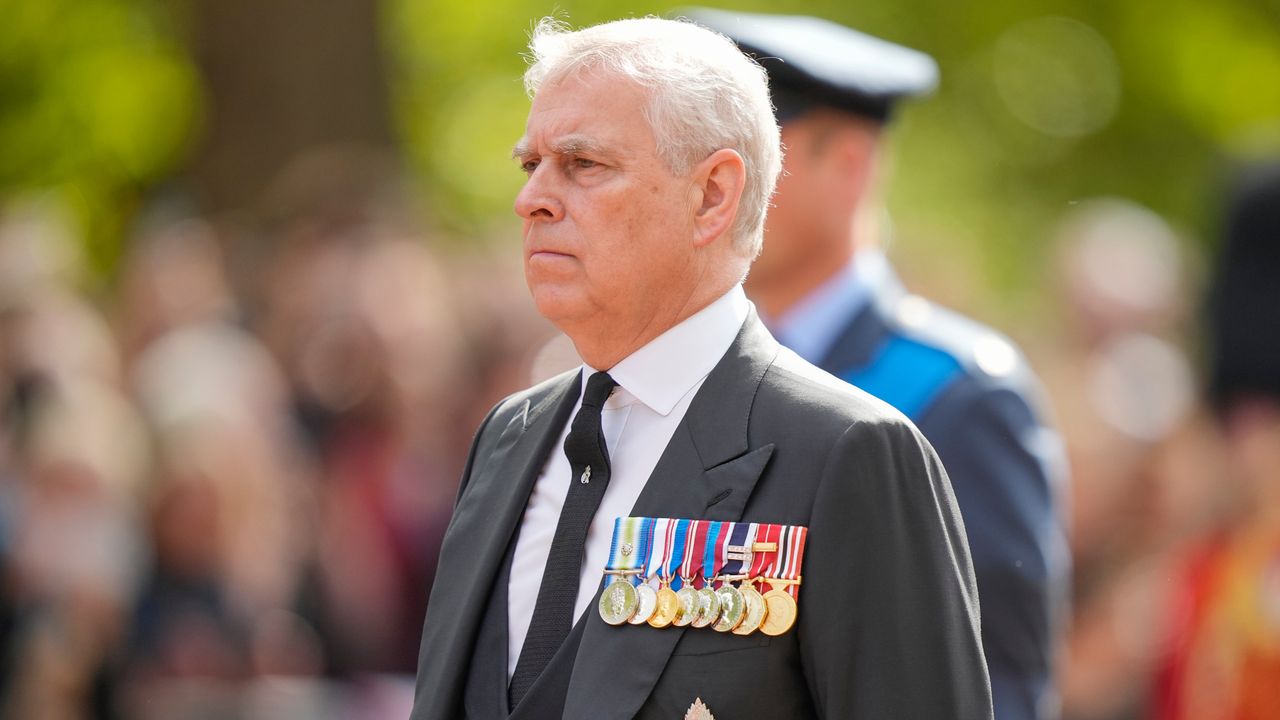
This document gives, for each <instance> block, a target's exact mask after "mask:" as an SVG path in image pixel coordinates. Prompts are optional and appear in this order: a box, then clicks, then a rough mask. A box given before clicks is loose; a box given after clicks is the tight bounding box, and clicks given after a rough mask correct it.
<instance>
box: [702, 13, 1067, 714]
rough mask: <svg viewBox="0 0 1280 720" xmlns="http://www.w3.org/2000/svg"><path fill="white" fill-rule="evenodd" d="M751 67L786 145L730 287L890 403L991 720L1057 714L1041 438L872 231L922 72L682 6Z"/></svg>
mask: <svg viewBox="0 0 1280 720" xmlns="http://www.w3.org/2000/svg"><path fill="white" fill-rule="evenodd" d="M690 15H691V16H692V17H693V19H695V20H696V21H698V22H701V23H703V24H705V25H708V26H709V27H711V28H712V29H715V30H718V31H720V32H723V33H725V34H726V35H728V36H729V37H731V38H732V39H734V40H735V41H736V42H737V43H738V45H739V46H740V47H741V48H742V49H743V50H744V51H745V52H746V53H747V54H749V55H753V56H755V57H756V58H757V60H759V61H760V63H761V64H762V65H764V67H765V68H766V69H767V70H768V72H769V77H770V89H771V91H772V93H773V100H774V104H775V105H776V106H777V112H778V119H779V121H780V122H781V123H782V138H783V143H784V145H785V147H786V150H787V152H786V159H785V165H784V168H783V176H782V178H781V179H780V180H779V182H778V190H777V193H776V194H775V195H774V198H773V203H774V207H773V208H772V209H770V211H769V216H768V221H767V224H766V227H765V245H764V251H763V253H762V254H761V256H760V257H759V259H757V261H756V263H755V265H754V266H753V267H752V269H751V275H750V277H749V278H748V281H747V284H746V288H747V292H748V294H749V295H750V296H751V298H752V299H753V300H754V301H755V302H756V305H757V306H758V307H759V309H760V312H761V315H762V316H763V317H764V318H765V319H766V322H767V323H768V325H769V327H770V328H771V329H772V330H773V332H774V333H775V334H776V335H777V336H778V339H779V340H781V341H782V342H783V344H785V345H788V346H789V347H791V348H792V349H793V350H795V351H796V352H798V353H799V354H800V355H801V356H803V357H804V358H805V359H806V360H809V361H810V362H813V363H815V364H817V365H819V366H820V367H822V368H823V369H825V370H827V371H828V372H831V373H832V374H834V375H836V376H838V377H840V378H841V379H843V380H846V381H848V382H850V383H853V384H854V385H857V386H858V387H860V388H862V389H863V390H866V391H868V392H870V393H872V394H873V395H877V396H879V397H881V398H882V399H884V400H886V401H888V402H889V403H891V404H892V405H894V406H896V407H897V408H898V409H899V410H901V411H902V412H903V413H904V414H906V415H907V416H908V417H910V418H911V419H912V420H913V421H915V423H916V424H917V425H919V427H920V429H921V430H922V431H923V432H924V434H925V436H926V437H927V438H928V439H929V441H930V442H931V443H933V445H934V447H935V448H936V449H937V451H938V454H939V455H940V456H941V458H942V461H943V463H944V465H945V466H946V468H947V473H948V475H949V476H950V477H951V482H952V484H953V486H954V487H955V492H956V496H957V499H958V500H959V503H960V508H961V512H962V513H963V515H964V520H965V526H966V529H967V533H968V536H969V544H970V547H971V549H972V552H973V561H974V568H975V570H976V572H977V576H978V589H979V596H980V598H981V605H982V639H983V644H984V648H985V652H986V656H987V663H988V665H989V667H990V671H991V688H992V694H993V699H994V703H995V713H996V718H998V719H1000V720H1014V719H1023V718H1027V719H1031V718H1050V717H1055V716H1056V715H1057V713H1058V705H1059V703H1058V699H1057V693H1056V691H1055V687H1054V682H1053V669H1054V662H1053V661H1054V655H1055V653H1056V652H1057V647H1058V636H1059V624H1060V623H1059V620H1060V618H1061V617H1062V616H1063V612H1064V609H1065V605H1066V602H1065V599H1066V593H1067V586H1068V572H1069V570H1068V565H1069V560H1068V552H1067V549H1066V542H1065V533H1064V530H1063V521H1064V517H1063V513H1062V512H1061V511H1060V509H1059V493H1060V491H1061V484H1062V482H1063V468H1062V463H1061V460H1060V458H1061V452H1060V449H1059V443H1058V441H1057V437H1056V435H1055V434H1054V433H1053V432H1051V431H1050V430H1048V429H1047V428H1046V427H1045V426H1044V425H1043V422H1042V419H1041V417H1042V416H1041V413H1040V411H1038V410H1037V408H1036V400H1035V395H1036V391H1035V379H1034V378H1033V377H1032V375H1031V373H1030V371H1029V370H1028V369H1027V368H1026V367H1025V365H1024V363H1023V360H1022V358H1021V355H1020V354H1019V352H1018V351H1017V349H1015V348H1014V347H1013V345H1011V344H1010V343H1009V342H1008V341H1007V340H1006V339H1004V338H1003V337H1001V336H1000V335H998V334H996V333H995V332H993V331H992V330H990V329H988V328H985V327H983V326H981V325H978V324H976V323H974V322H972V321H970V320H968V319H966V318H962V317H959V316H957V315H954V314H952V313H950V312H949V311H947V310H944V309H942V308H939V307H936V306H934V305H932V304H930V303H929V302H927V301H925V300H924V299H923V298H920V297H918V296H915V295H910V294H908V293H907V292H906V291H905V290H904V289H903V288H902V286H901V285H900V284H899V283H898V281H897V279H896V277H895V276H894V273H893V271H892V269H891V268H890V267H889V264H888V263H887V261H886V259H885V257H884V255H883V254H881V252H880V250H879V249H878V238H877V228H876V227H875V224H874V222H871V221H872V219H873V218H875V217H876V216H877V215H878V214H879V213H881V211H882V208H881V207H879V203H878V202H876V191H877V189H878V186H879V180H880V179H879V175H880V171H881V167H882V159H881V156H882V154H883V152H884V148H883V136H884V130H885V125H886V123H887V122H888V120H889V119H890V116H891V114H892V111H893V108H894V105H895V104H896V102H897V101H898V100H899V99H901V98H904V97H910V96H914V95H920V94H923V93H925V92H928V91H929V90H931V89H932V88H933V86H934V85H935V84H936V82H937V67H936V65H935V63H934V61H933V59H932V58H930V57H929V56H927V55H924V54H922V53H919V52H916V51H914V50H909V49H907V48H904V47H900V46H898V45H894V44H892V43H889V42H886V41H884V40H880V39H878V38H873V37H870V36H867V35H863V34H861V33H858V32H855V31H853V30H850V29H848V28H845V27H842V26H839V25H836V24H834V23H830V22H826V21H824V20H820V19H817V18H808V17H783V16H767V15H748V14H745V13H727V12H720V11H713V10H702V9H699V10H694V11H692V12H691V13H690Z"/></svg>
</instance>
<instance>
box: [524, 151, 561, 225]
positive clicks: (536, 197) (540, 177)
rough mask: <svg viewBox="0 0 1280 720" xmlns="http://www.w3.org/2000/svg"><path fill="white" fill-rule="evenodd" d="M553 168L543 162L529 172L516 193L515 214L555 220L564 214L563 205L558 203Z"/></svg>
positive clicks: (529, 219) (525, 217)
mask: <svg viewBox="0 0 1280 720" xmlns="http://www.w3.org/2000/svg"><path fill="white" fill-rule="evenodd" d="M553 170H554V168H552V167H549V164H548V163H543V164H541V165H539V166H538V167H536V168H534V170H533V172H531V173H529V179H528V180H525V182H524V187H522V188H520V192H519V193H517V194H516V204H515V211H516V214H517V215H519V216H520V217H522V218H524V219H525V220H528V221H534V220H542V221H555V220H559V219H560V218H561V216H563V215H564V206H563V205H562V204H561V203H560V199H559V193H558V192H557V191H556V187H555V179H554V178H553V177H552V174H553Z"/></svg>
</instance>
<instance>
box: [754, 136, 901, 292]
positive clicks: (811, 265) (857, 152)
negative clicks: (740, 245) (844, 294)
mask: <svg viewBox="0 0 1280 720" xmlns="http://www.w3.org/2000/svg"><path fill="white" fill-rule="evenodd" d="M782 142H783V145H784V146H785V147H786V155H785V157H784V160H783V167H782V176H781V177H779V178H778V188H777V190H776V191H775V192H774V195H773V200H772V203H773V204H772V207H771V208H770V209H769V215H768V217H767V218H766V219H765V231H764V237H765V241H764V251H763V252H762V253H761V255H760V257H759V258H757V260H756V263H755V265H753V266H752V268H751V275H750V276H749V277H748V290H749V291H750V290H751V285H752V283H756V284H758V285H765V284H773V283H780V282H781V283H785V282H796V281H799V282H802V283H809V282H818V281H821V280H822V279H825V278H824V277H821V276H820V275H822V273H825V272H827V271H829V270H830V269H831V268H832V267H833V266H834V265H838V264H842V263H843V262H844V260H845V258H847V256H848V255H849V253H851V252H852V245H851V244H850V243H851V240H850V238H851V236H852V233H853V227H852V213H853V211H854V209H855V208H856V207H857V206H858V204H859V203H860V202H861V201H862V198H863V195H864V193H865V192H866V191H867V184H868V181H869V177H870V175H869V173H870V171H871V167H872V162H873V159H874V148H875V142H876V132H875V128H874V126H871V125H867V124H865V123H860V122H855V121H853V120H850V119H848V118H847V117H844V116H843V115H835V114H832V113H826V112H822V111H815V112H810V113H809V114H806V115H803V116H801V117H799V118H796V119H794V120H791V121H789V122H787V123H786V124H784V125H783V126H782ZM818 269H821V271H822V272H821V273H818V274H817V275H815V276H814V277H812V278H809V277H807V276H808V275H809V274H811V271H813V272H816V271H817V270H818Z"/></svg>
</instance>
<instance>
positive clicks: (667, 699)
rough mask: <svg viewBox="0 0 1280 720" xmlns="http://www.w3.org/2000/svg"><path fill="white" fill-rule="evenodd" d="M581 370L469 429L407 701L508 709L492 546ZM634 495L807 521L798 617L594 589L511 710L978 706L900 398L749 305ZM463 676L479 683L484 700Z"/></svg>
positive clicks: (952, 523)
mask: <svg viewBox="0 0 1280 720" xmlns="http://www.w3.org/2000/svg"><path fill="white" fill-rule="evenodd" d="M578 387H579V385H578V378H577V375H576V373H569V374H566V375H561V376H559V377H557V378H553V379H552V380H549V381H547V382H545V383H543V384H541V385H538V386H536V387H534V388H532V389H530V390H526V391H524V392H521V393H517V394H515V395H513V396H511V397H509V398H507V399H506V400H504V401H503V402H502V403H500V404H499V405H498V406H497V407H496V408H494V410H493V411H492V412H491V413H490V414H489V416H488V417H487V419H486V420H485V421H484V423H483V425H482V426H481V428H480V430H479V432H478V434H477V436H476V439H475V442H474V444H473V446H472V450H471V456H470V459H469V461H468V463H467V467H466V470H465V471H464V476H463V478H462V488H461V490H460V492H459V496H458V501H457V505H456V508H455V512H454V517H453V520H452V522H451V523H450V526H449V529H448V531H447V534H446V536H445V540H444V544H443V549H442V551H441V557H440V565H439V570H438V573H437V575H436V580H435V585H434V587H433V589H432V593H431V598H430V603H429V605H428V609H427V617H426V621H425V625H424V628H423V636H422V649H421V652H420V656H419V665H418V677H417V690H416V700H415V706H414V710H413V714H412V718H413V720H436V719H444V718H450V719H452V718H459V717H473V718H487V717H503V716H505V715H506V712H505V710H506V708H505V703H498V702H497V697H498V696H499V694H501V695H502V696H503V697H505V687H506V677H505V669H506V657H505V655H506V644H505V628H501V629H500V633H498V637H499V638H501V639H502V642H490V643H487V644H486V643H480V642H479V639H480V638H481V637H482V636H485V635H488V636H489V637H490V638H491V639H492V638H493V636H494V635H495V633H494V630H495V628H496V626H495V625H493V623H503V624H505V617H506V613H505V612H489V613H486V612H485V608H486V607H487V606H489V605H490V602H489V601H490V596H491V595H492V594H493V593H499V594H500V595H505V579H504V578H505V576H504V575H503V573H502V572H501V569H502V566H503V564H504V557H505V556H506V555H507V550H508V548H509V547H510V544H511V542H512V538H513V536H514V534H515V533H516V532H517V531H518V528H519V525H520V519H521V514H522V512H523V509H524V507H525V504H526V502H527V500H528V497H529V494H530V492H531V489H532V486H533V483H534V481H535V479H536V477H537V475H538V473H539V471H540V469H541V468H542V466H543V463H544V462H545V460H546V457H547V453H548V452H549V451H550V449H551V445H552V444H553V443H554V441H555V439H556V438H557V437H558V435H559V431H560V430H561V428H562V427H563V425H564V423H565V422H567V421H568V419H569V417H568V416H569V413H570V412H571V410H572V408H573V405H574V403H575V401H576V399H577V392H576V391H577V389H578ZM632 514H633V515H643V516H651V517H672V518H706V519H714V520H732V521H739V520H740V521H753V522H769V523H786V524H794V525H805V526H808V528H809V540H808V544H807V547H806V552H805V560H804V576H803V584H802V585H801V587H800V592H799V613H798V619H797V621H796V625H795V627H793V628H792V630H791V631H790V632H788V633H787V634H785V635H782V636H779V637H768V636H765V635H762V634H755V635H750V636H745V637H744V636H739V635H734V634H732V633H718V632H714V631H712V630H710V629H709V628H707V629H694V628H672V627H669V628H662V629H656V628H652V627H649V626H647V625H643V626H631V625H624V626H621V627H611V626H609V625H606V624H605V623H604V622H603V621H602V620H601V619H600V617H599V615H598V613H596V612H595V608H594V604H593V606H591V607H588V609H587V611H586V612H585V613H584V615H583V616H582V617H580V618H579V619H578V622H577V624H576V625H575V626H574V628H573V631H572V632H571V633H570V636H569V640H567V641H566V644H565V646H564V647H562V649H561V652H560V653H559V654H558V655H557V656H556V657H555V658H554V659H553V660H552V662H551V665H550V666H548V668H547V670H546V671H544V673H543V676H542V677H540V678H539V680H538V682H537V683H535V685H534V686H533V688H532V689H531V690H530V692H529V694H528V695H527V696H526V697H525V699H524V700H523V701H522V703H521V704H520V705H519V706H517V707H515V708H514V709H513V710H512V712H511V715H510V716H511V717H512V718H559V717H564V718H571V719H574V720H587V719H588V718H590V719H591V720H606V719H620V718H632V717H639V718H661V719H663V720H670V719H676V718H682V717H684V713H685V712H686V710H687V709H688V708H689V707H690V705H691V704H692V703H693V702H694V700H695V698H701V699H702V700H703V702H704V703H705V704H706V705H707V707H708V708H709V709H710V711H711V712H712V713H714V714H715V715H716V717H718V718H721V720H733V719H734V718H765V717H770V718H865V719H867V720H871V719H872V718H875V719H878V720H883V719H888V718H892V719H908V718H921V719H926V718H927V719H929V720H943V719H948V718H955V719H965V720H968V719H971V718H972V719H981V718H990V717H991V713H992V711H991V700H990V686H989V681H988V677H987V671H986V664H985V661H984V659H983V652H982V646H981V641H980V638H979V634H980V631H979V625H978V600H977V593H976V586H975V581H974V576H973V570H972V567H971V562H970V558H969V551H968V548H967V546H966V541H965V533H964V527H963V524H962V522H961V519H960V514H959V511H958V510H957V507H956V502H955V499H954V497H953V494H952V490H951V487H950V484H949V481H948V480H947V477H946V474H945V472H944V471H943V470H942V467H941V465H940V463H939V461H938V458H937V456H936V455H935V453H934V451H933V450H932V448H931V447H930V446H929V444H928V442H927V441H925V440H924V438H923V437H922V436H921V434H920V433H919V432H918V431H917V430H916V428H915V427H914V426H913V425H912V424H911V423H910V422H909V421H907V420H906V419H905V418H904V417H903V416H902V415H901V414H900V413H898V412H896V411H895V410H893V409H892V408H890V407H889V406H887V405H886V404H884V403H882V402H881V401H878V400H876V399H874V398H872V397H870V396H869V395H867V394H865V393H863V392H861V391H859V390H857V389H855V388H852V387H850V386H849V385H847V384H845V383H842V382H838V381H836V380H835V379H834V378H832V377H831V376H829V375H827V374H826V373H823V372H821V371H819V370H817V369H816V368H814V367H813V366H812V365H809V364H808V363H806V362H804V361H803V360H801V359H800V358H799V357H798V356H796V355H795V354H794V353H791V352H790V351H788V350H783V349H782V348H781V347H780V346H779V345H778V344H777V342H776V341H775V340H774V339H773V338H772V336H770V334H769V333H768V331H767V330H765V329H764V326H763V325H762V324H761V323H760V321H759V319H758V318H757V317H756V315H755V313H754V311H753V312H752V314H751V315H750V316H749V317H748V318H747V320H746V322H745V323H744V325H743V328H742V330H741V331H740V333H739V335H738V337H737V339H736V340H735V341H734V343H733V344H732V345H731V347H730V348H729V350H728V351H727V353H726V354H725V356H724V357H723V358H722V359H721V360H720V362H719V363H718V364H717V366H716V367H715V369H714V370H712V372H711V374H710V375H709V376H708V377H707V379H706V381H705V382H704V383H703V386H702V387H701V388H700V390H699V391H698V394H697V396H695V398H694V399H693V401H692V403H691V405H690V407H689V409H688V412H687V414H686V415H685V417H684V419H683V420H682V421H681V423H680V425H679V427H678V428H677V429H676V431H675V434H674V435H673V437H672V439H671V441H670V443H669V444H668V446H667V448H666V450H665V451H664V453H663V454H662V456H661V458H660V459H659V461H658V464H657V466H656V467H655V469H654V471H653V473H652V475H651V476H650V478H649V480H648V483H647V484H646V486H645V488H644V490H643V491H642V493H641V495H640V497H639V499H638V500H637V501H636V505H635V508H634V510H633V512H632ZM513 601H516V602H529V603H532V602H534V601H535V598H532V597H530V598H518V599H514V600H513ZM482 625H483V626H484V627H482ZM482 630H483V632H482ZM495 654H496V655H497V656H495ZM477 668H480V669H481V670H482V671H483V670H485V668H492V673H488V672H480V673H476V672H475V671H476V669H477ZM469 675H471V676H472V677H471V679H470V680H468V677H469ZM477 675H478V676H480V677H481V678H482V680H481V681H478V680H477V679H476V676H477ZM556 678H559V680H556ZM544 681H545V682H544ZM476 684H481V685H484V686H485V687H487V688H492V690H485V691H484V692H481V693H480V697H481V702H479V703H474V702H472V700H473V698H474V697H475V695H476V694H475V693H474V692H472V691H473V690H474V689H475V688H474V685H476ZM469 685H471V687H468V686H469ZM490 697H492V698H493V700H494V702H493V703H492V704H486V703H485V701H487V700H488V699H489V698H490ZM464 698H465V699H466V702H464Z"/></svg>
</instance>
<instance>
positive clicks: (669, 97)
mask: <svg viewBox="0 0 1280 720" xmlns="http://www.w3.org/2000/svg"><path fill="white" fill-rule="evenodd" d="M529 50H530V53H531V55H530V66H529V69H528V70H527V71H526V72H525V75H524V84H525V90H526V91H528V93H529V96H530V97H533V96H534V95H535V94H537V92H538V88H539V87H541V86H542V85H543V84H544V83H546V82H547V81H548V80H558V79H560V78H563V77H565V76H567V75H568V74H570V73H572V72H575V71H578V70H582V69H587V68H590V69H593V70H600V71H602V72H606V73H610V74H617V75H618V76H621V77H623V78H626V79H629V80H631V81H633V82H635V83H637V84H638V85H640V86H641V87H642V88H644V89H645V90H646V91H647V93H648V95H649V103H648V105H647V106H646V108H645V110H644V113H645V119H646V120H648V122H649V126H650V127H651V128H652V129H653V134H654V138H655V139H656V141H657V146H658V156H659V157H660V158H661V159H662V161H663V162H664V163H665V164H666V166H667V169H668V170H670V171H671V172H673V173H675V174H676V175H684V174H685V173H687V172H689V170H691V169H692V168H693V166H694V165H696V164H697V163H699V162H701V161H702V160H704V159H706V158H707V157H708V156H709V155H711V153H713V152H715V151H717V150H720V149H722V148H730V149H732V150H735V151H736V152H737V153H738V154H739V155H741V156H742V160H743V163H744V165H745V166H746V183H745V185H744V187H743V191H742V199H741V201H740V204H739V207H738V216H737V217H736V218H735V219H734V224H733V227H732V230H731V232H732V238H733V243H734V247H735V248H737V249H738V250H739V251H741V252H742V254H743V255H745V256H746V257H748V258H754V257H755V256H756V255H757V254H759V252H760V245H761V243H762V241H763V238H764V217H765V212H766V211H767V210H768V206H769V198H770V196H771V195H773V188H774V185H775V184H776V183H777V180H778V173H779V172H780V171H781V169H782V149H781V143H780V137H779V131H778V122H777V120H776V119H775V118H774V115H773V106H772V104H771V103H770V101H769V83H768V77H767V76H766V74H765V71H764V68H762V67H760V65H759V64H757V63H756V62H755V61H753V60H751V59H750V58H748V57H747V56H746V55H744V54H743V53H742V52H741V51H740V50H739V49H738V48H737V46H736V45H734V44H733V42H732V41H731V40H729V39H728V38H726V37H725V36H723V35H720V34H719V33H716V32H713V31H711V30H708V29H706V28H703V27H701V26H698V25H695V24H693V23H691V22H688V21H684V20H664V19H661V18H656V17H646V18H634V19H627V20H615V21H613V22H608V23H604V24H601V25H595V26H592V27H588V28H583V29H581V30H577V31H572V30H570V29H569V28H568V27H567V26H566V25H565V24H564V23H561V22H559V21H557V20H555V19H553V18H544V19H543V20H542V21H540V22H539V23H538V24H537V26H536V27H535V28H534V30H533V35H532V37H531V38H530V40H529Z"/></svg>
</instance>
